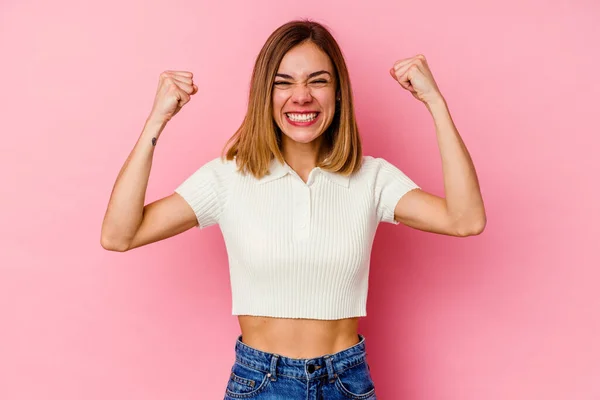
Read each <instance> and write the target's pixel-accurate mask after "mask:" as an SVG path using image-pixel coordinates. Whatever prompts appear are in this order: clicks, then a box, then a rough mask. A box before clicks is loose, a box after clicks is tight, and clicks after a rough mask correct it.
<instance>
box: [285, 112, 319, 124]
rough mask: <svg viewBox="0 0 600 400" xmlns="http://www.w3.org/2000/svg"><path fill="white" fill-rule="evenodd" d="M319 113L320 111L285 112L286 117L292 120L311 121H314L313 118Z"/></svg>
mask: <svg viewBox="0 0 600 400" xmlns="http://www.w3.org/2000/svg"><path fill="white" fill-rule="evenodd" d="M319 114H320V113H318V112H313V113H302V114H296V113H285V115H286V117H288V119H289V120H290V121H292V122H311V121H314V120H315V119H317V117H318V116H319Z"/></svg>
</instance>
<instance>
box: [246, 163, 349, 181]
mask: <svg viewBox="0 0 600 400" xmlns="http://www.w3.org/2000/svg"><path fill="white" fill-rule="evenodd" d="M315 169H316V170H317V171H318V172H320V173H322V174H323V175H325V177H327V178H328V179H329V180H330V181H332V182H333V183H336V184H338V185H340V186H342V187H345V188H347V187H348V184H349V182H350V177H348V176H344V175H342V174H338V173H336V172H330V171H325V170H323V169H321V168H319V167H316V168H315ZM290 173H291V174H294V175H297V174H296V172H295V171H294V170H293V169H292V167H290V166H289V165H288V164H287V163H286V162H285V161H284V162H283V164H281V163H280V162H279V161H278V160H277V159H276V158H273V159H272V160H271V165H270V167H269V174H268V175H265V176H263V177H262V178H261V179H259V180H258V183H259V184H263V183H267V182H271V181H274V180H276V179H279V178H281V177H283V176H285V175H287V174H290Z"/></svg>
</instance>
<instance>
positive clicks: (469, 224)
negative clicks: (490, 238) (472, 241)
mask: <svg viewBox="0 0 600 400" xmlns="http://www.w3.org/2000/svg"><path fill="white" fill-rule="evenodd" d="M486 224H487V218H486V217H485V215H483V216H481V217H478V218H476V219H472V220H469V221H466V222H463V223H460V224H458V227H457V229H456V236H459V237H467V236H477V235H480V234H481V233H483V231H484V230H485V226H486Z"/></svg>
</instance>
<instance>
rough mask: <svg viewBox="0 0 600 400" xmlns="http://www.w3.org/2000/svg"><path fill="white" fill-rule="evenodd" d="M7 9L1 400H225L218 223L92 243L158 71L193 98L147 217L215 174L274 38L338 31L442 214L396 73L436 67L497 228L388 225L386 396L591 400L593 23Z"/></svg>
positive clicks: (596, 357)
mask: <svg viewBox="0 0 600 400" xmlns="http://www.w3.org/2000/svg"><path fill="white" fill-rule="evenodd" d="M86 3H87V2H82V1H73V0H59V1H53V2H42V1H16V0H8V1H7V0H4V1H3V2H2V5H1V8H0V46H1V49H0V50H1V52H0V54H1V58H2V61H1V63H0V76H1V79H2V96H1V100H0V102H1V103H0V113H1V121H2V126H1V130H2V139H1V141H0V150H1V158H0V160H1V162H2V166H1V168H0V174H1V180H2V187H1V189H0V190H1V193H0V194H1V196H0V213H1V214H2V215H1V223H0V241H1V243H2V244H1V252H0V264H1V268H0V321H1V324H2V326H1V329H0V399H3V400H26V399H27V400H28V399H31V400H33V399H36V400H39V399H52V400H54V399H56V400H58V399H60V400H71V399H73V400H74V399H86V400H95V399H98V400H100V399H129V400H131V399H181V400H182V399H222V398H223V394H224V390H225V385H226V382H227V379H228V373H229V368H230V367H231V365H232V364H233V360H234V347H233V346H234V343H235V339H236V337H237V335H238V334H239V327H238V324H237V319H236V317H233V316H231V314H230V313H231V299H230V296H231V292H230V287H229V275H228V269H227V263H226V251H225V247H224V244H223V242H222V237H221V234H220V231H219V229H218V227H213V228H210V229H208V230H206V231H198V230H191V231H188V232H185V233H184V234H182V235H179V236H177V237H175V238H171V239H169V240H165V241H162V242H159V243H155V244H153V245H150V246H146V247H142V248H140V249H136V250H134V251H131V252H129V253H114V252H108V251H106V250H104V249H102V247H101V246H100V228H101V223H102V218H103V216H104V212H105V210H106V205H107V202H108V199H109V196H110V193H111V190H112V186H113V183H114V180H115V178H116V176H117V174H118V172H119V170H120V168H121V166H122V164H123V162H124V161H125V159H126V157H127V155H128V154H129V152H130V151H131V149H132V147H133V145H134V143H135V141H136V140H137V138H138V135H139V133H140V130H141V128H142V126H143V123H144V121H145V118H146V117H147V115H148V113H149V111H150V108H151V106H152V101H153V99H154V93H155V90H156V85H157V81H158V75H159V73H160V72H161V71H163V70H166V69H179V70H189V71H192V72H193V73H194V74H195V82H196V84H197V85H198V86H199V88H200V92H199V93H198V94H197V95H195V97H194V98H193V99H192V101H191V102H190V103H189V104H188V105H186V106H185V108H184V109H183V111H182V112H181V113H180V114H178V116H177V117H176V118H175V119H174V120H173V121H172V122H171V123H170V124H169V125H168V126H167V128H166V130H165V132H164V133H163V135H162V136H161V140H160V141H159V144H158V147H157V149H156V152H155V158H154V163H153V169H152V173H151V178H150V182H149V187H148V192H147V198H146V201H147V202H150V201H154V200H156V199H158V198H161V197H163V196H167V195H169V194H170V193H172V191H173V189H174V188H175V187H176V186H177V185H178V184H179V183H180V182H181V181H182V180H183V179H185V178H186V177H187V176H188V175H189V174H191V173H192V172H193V171H194V170H195V169H196V168H198V167H199V166H200V165H202V164H203V163H204V162H206V161H208V160H209V159H211V158H213V157H216V156H217V155H218V153H219V151H220V150H221V147H222V145H223V144H224V143H225V140H226V139H228V138H229V137H230V135H231V134H232V133H233V132H234V131H235V129H237V127H238V126H239V124H240V122H241V120H242V117H243V115H244V112H245V106H246V102H247V93H248V83H249V79H250V73H251V69H252V66H253V62H254V59H255V57H256V55H257V53H258V51H259V50H260V47H261V46H262V44H263V42H264V41H265V40H266V38H267V37H268V35H269V34H270V33H271V32H272V31H273V30H274V29H275V28H276V27H278V26H279V25H281V24H282V23H284V22H286V21H288V20H290V19H294V18H297V17H310V18H313V19H315V20H316V21H319V22H323V23H325V24H327V25H328V26H329V27H330V28H331V30H332V32H333V34H334V35H335V36H336V38H337V39H338V41H339V43H340V45H341V47H342V49H343V51H344V54H345V56H346V58H347V62H348V65H349V69H350V75H351V78H352V83H353V85H354V91H355V96H356V110H357V114H358V119H359V125H360V128H361V133H362V137H363V140H364V148H365V152H364V153H365V154H369V155H375V156H381V157H384V158H386V159H388V160H389V161H391V162H392V163H394V164H395V165H397V166H398V167H400V168H401V169H402V170H403V171H405V172H406V173H407V174H408V175H409V176H410V177H412V178H413V179H414V180H415V181H416V182H418V183H419V184H420V185H421V186H422V187H423V188H424V189H425V190H427V191H430V192H433V193H436V194H438V195H443V177H442V170H441V161H440V157H439V152H438V148H437V142H436V137H435V131H434V126H433V121H432V119H431V117H430V115H429V113H428V112H427V110H426V108H425V106H424V105H423V104H421V103H420V102H418V101H417V100H415V99H414V98H413V97H412V96H411V95H410V94H409V93H408V92H406V91H404V90H403V89H402V88H401V87H400V86H399V85H398V84H397V83H395V82H394V81H393V80H392V78H391V77H390V75H389V73H388V70H389V68H390V67H391V66H392V64H393V63H394V61H396V60H398V59H401V58H406V57H411V56H414V55H415V54H418V53H423V54H425V56H426V57H427V59H428V61H429V65H430V67H431V69H432V71H433V73H434V76H435V78H436V80H437V82H438V85H439V87H440V89H441V90H442V93H443V94H444V96H445V97H446V100H447V101H448V104H449V106H450V111H451V113H452V116H453V118H454V120H455V123H456V124H457V126H458V129H459V131H460V133H461V135H462V137H463V138H464V140H465V142H466V144H467V146H468V148H469V150H470V152H471V154H472V157H473V159H474V162H475V165H476V167H477V171H478V175H479V179H480V181H481V186H482V191H483V195H484V199H485V204H486V210H487V216H488V224H487V228H486V230H485V232H484V233H483V234H482V235H480V236H476V237H469V238H464V239H460V238H453V237H445V236H439V235H433V234H428V233H424V232H420V231H416V230H412V229H409V228H407V227H405V226H402V225H401V226H397V227H395V226H392V225H387V224H386V225H382V226H381V227H380V230H379V233H378V235H377V238H376V240H375V244H374V249H373V256H372V265H371V281H370V285H371V286H370V292H369V301H368V305H367V309H368V315H369V316H368V317H367V318H366V319H363V320H361V324H360V332H361V333H363V334H364V335H365V336H366V338H367V348H368V354H369V360H370V364H371V371H372V373H373V377H374V380H375V383H376V387H377V393H378V397H379V398H381V399H384V400H392V399H411V400H426V399H427V400H429V399H452V400H454V399H456V400H480V399H486V400H506V399H511V400H517V399H522V400H532V399H544V400H555V399H565V400H566V399H569V400H574V399H577V400H583V399H598V398H600V378H599V376H600V340H599V338H600V294H599V290H598V287H599V281H600V270H599V267H600V258H599V256H598V245H599V237H600V231H599V230H600V228H599V227H600V218H599V211H598V204H599V201H598V200H599V196H598V182H600V179H598V173H599V172H600V168H599V165H598V156H597V153H598V145H599V144H600V142H599V140H598V133H600V130H599V128H598V115H599V113H598V104H599V98H600V82H599V79H598V78H597V77H598V67H599V59H600V56H599V50H598V49H599V48H598V44H597V43H598V38H600V28H599V26H598V23H597V22H598V20H599V19H600V5H599V4H600V3H598V2H594V1H592V0H588V1H584V0H581V1H558V0H557V1H541V0H537V1H526V2H523V1H517V0H509V1H502V2H494V5H490V4H482V2H480V1H461V0H459V1H453V2H446V1H441V0H438V1H431V2H423V1H411V2H399V1H368V2H355V3H351V2H348V1H328V2H324V1H322V0H304V1H302V2H285V1H251V2H250V1H237V2H233V3H232V2H228V1H222V2H217V1H210V2H209V1H200V2H198V1H184V0H176V1H173V0H171V1H169V2H167V1H162V2H153V3H149V2H146V1H137V2H133V1H130V2H126V1H102V2H99V1H98V2H94V4H93V5H90V4H86Z"/></svg>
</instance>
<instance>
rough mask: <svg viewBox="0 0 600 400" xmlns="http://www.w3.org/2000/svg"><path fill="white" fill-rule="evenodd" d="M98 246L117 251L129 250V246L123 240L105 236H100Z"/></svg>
mask: <svg viewBox="0 0 600 400" xmlns="http://www.w3.org/2000/svg"><path fill="white" fill-rule="evenodd" d="M100 246H102V248H103V249H105V250H109V251H116V252H119V253H123V252H125V251H127V250H129V246H128V245H127V244H126V243H125V242H120V241H116V240H112V239H110V238H108V237H106V236H101V237H100Z"/></svg>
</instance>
